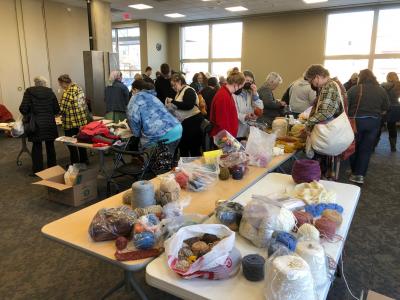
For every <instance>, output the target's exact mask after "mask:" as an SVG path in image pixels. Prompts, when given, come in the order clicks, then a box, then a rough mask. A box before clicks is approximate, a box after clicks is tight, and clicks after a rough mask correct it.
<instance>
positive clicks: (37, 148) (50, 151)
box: [32, 141, 57, 173]
mask: <svg viewBox="0 0 400 300" xmlns="http://www.w3.org/2000/svg"><path fill="white" fill-rule="evenodd" d="M45 144H46V155H47V167H48V168H50V167H54V166H55V165H57V158H56V149H55V148H54V141H45ZM43 169H44V168H43V150H42V142H33V143H32V171H33V173H37V172H40V171H42V170H43Z"/></svg>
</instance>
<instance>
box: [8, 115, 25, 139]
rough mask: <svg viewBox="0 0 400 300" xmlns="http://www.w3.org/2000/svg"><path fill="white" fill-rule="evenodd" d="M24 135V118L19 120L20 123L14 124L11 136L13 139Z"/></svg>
mask: <svg viewBox="0 0 400 300" xmlns="http://www.w3.org/2000/svg"><path fill="white" fill-rule="evenodd" d="M23 134H24V123H23V122H22V118H19V119H18V121H16V122H15V123H14V125H13V126H12V129H11V135H12V136H13V137H20V136H21V135H23Z"/></svg>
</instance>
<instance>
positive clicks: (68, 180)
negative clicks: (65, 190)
mask: <svg viewBox="0 0 400 300" xmlns="http://www.w3.org/2000/svg"><path fill="white" fill-rule="evenodd" d="M78 174H79V168H78V167H77V166H76V165H75V164H74V165H72V166H69V167H68V170H67V172H65V174H64V181H65V184H66V185H70V186H74V185H76V184H77V180H78Z"/></svg>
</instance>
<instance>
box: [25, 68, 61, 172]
mask: <svg viewBox="0 0 400 300" xmlns="http://www.w3.org/2000/svg"><path fill="white" fill-rule="evenodd" d="M33 81H34V83H35V86H33V87H30V88H27V89H26V91H25V93H24V97H23V99H22V103H21V105H20V107H19V111H20V112H21V114H22V115H23V116H24V122H29V121H30V120H31V118H33V119H34V123H35V127H34V130H33V132H31V133H29V134H28V140H29V141H30V142H32V143H33V145H32V171H33V173H37V172H39V171H42V170H43V169H44V167H43V154H42V142H45V144H46V153H47V167H48V168H49V167H53V166H55V165H56V164H57V160H56V150H55V149H54V140H55V139H56V138H57V137H58V132H57V125H56V122H55V116H56V115H57V114H59V113H60V107H59V105H58V101H57V97H56V95H55V94H54V92H53V91H52V89H50V88H48V87H47V80H46V78H44V77H42V76H37V77H35V78H34V79H33Z"/></svg>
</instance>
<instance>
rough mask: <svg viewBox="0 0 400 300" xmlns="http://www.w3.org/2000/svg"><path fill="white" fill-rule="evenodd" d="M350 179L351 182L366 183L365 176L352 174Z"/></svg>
mask: <svg viewBox="0 0 400 300" xmlns="http://www.w3.org/2000/svg"><path fill="white" fill-rule="evenodd" d="M349 180H350V181H351V182H355V183H359V184H363V183H364V176H361V175H351V176H350V178H349Z"/></svg>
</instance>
